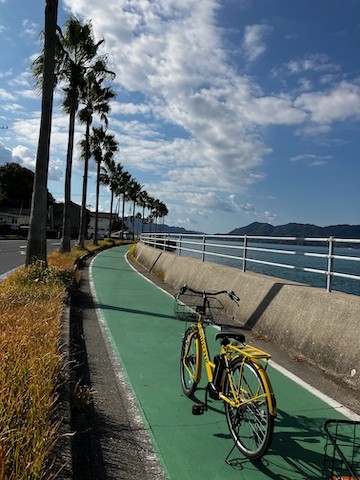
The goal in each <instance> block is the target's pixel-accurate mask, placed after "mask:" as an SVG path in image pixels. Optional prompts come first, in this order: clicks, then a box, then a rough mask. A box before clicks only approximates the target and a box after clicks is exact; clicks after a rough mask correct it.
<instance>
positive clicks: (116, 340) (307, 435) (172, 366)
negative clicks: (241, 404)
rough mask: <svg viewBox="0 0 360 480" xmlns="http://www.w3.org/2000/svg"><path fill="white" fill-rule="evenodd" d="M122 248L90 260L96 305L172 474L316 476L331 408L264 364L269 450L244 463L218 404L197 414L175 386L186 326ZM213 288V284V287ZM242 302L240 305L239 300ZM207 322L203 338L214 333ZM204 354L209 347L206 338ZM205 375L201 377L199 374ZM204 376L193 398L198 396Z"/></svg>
mask: <svg viewBox="0 0 360 480" xmlns="http://www.w3.org/2000/svg"><path fill="white" fill-rule="evenodd" d="M127 248H128V247H124V246H123V247H115V248H112V249H110V250H105V251H104V252H102V253H100V254H99V255H97V256H96V257H95V259H94V261H93V262H92V281H93V287H94V289H95V292H96V297H97V306H98V308H99V309H100V312H101V317H102V319H103V321H104V322H105V324H106V330H107V332H108V335H109V337H110V342H111V344H112V346H113V349H114V351H115V353H116V355H117V356H118V357H119V361H120V364H121V366H122V369H123V371H124V373H125V375H126V377H127V380H128V382H129V384H130V386H131V388H132V390H133V392H134V394H135V398H136V399H137V402H138V406H139V409H140V413H141V416H142V419H143V421H144V424H145V426H146V428H147V430H148V432H149V436H150V438H151V439H152V441H153V442H154V448H155V450H156V452H157V455H158V456H159V460H160V462H161V464H162V466H163V468H164V471H165V475H166V476H167V478H169V479H171V480H184V479H191V480H198V479H199V480H200V479H203V478H208V479H211V480H215V479H221V480H224V479H226V480H231V479H237V480H245V479H246V480H253V479H254V480H255V479H256V480H262V479H269V478H270V479H277V480H298V479H302V480H305V479H306V480H319V479H321V478H322V473H321V469H322V465H323V459H324V446H325V436H324V433H323V424H324V422H325V420H327V419H328V418H344V417H343V416H342V414H341V413H340V412H339V411H338V409H336V408H333V407H332V406H330V405H328V404H327V403H325V401H323V400H321V399H320V398H319V397H318V396H314V395H312V394H311V393H309V391H308V390H307V389H305V388H303V386H302V385H299V384H298V383H297V382H296V381H294V380H293V379H291V378H289V377H287V376H285V375H283V374H282V373H281V371H279V370H278V369H277V368H274V367H272V366H270V367H269V376H270V379H271V382H272V385H273V388H274V391H275V395H276V400H277V406H278V416H277V419H276V422H275V433H274V438H273V442H272V446H271V449H270V451H269V452H268V454H267V455H266V456H265V457H263V459H262V460H261V461H258V462H254V463H252V462H250V461H249V460H247V459H246V458H245V457H243V456H242V455H241V454H240V452H239V451H238V450H234V452H233V453H232V456H231V459H232V460H233V462H232V466H229V465H227V464H226V463H225V458H226V457H227V455H228V453H229V452H230V450H231V448H232V446H233V443H232V441H231V438H230V434H229V431H228V427H227V424H226V419H225V415H224V409H223V405H222V403H221V402H216V401H211V404H210V408H209V410H208V411H207V412H206V413H205V414H204V415H201V416H194V415H192V413H191V408H192V404H193V403H192V400H190V399H188V398H187V397H186V396H185V395H184V394H183V393H182V390H181V386H180V377H179V354H180V347H181V339H182V335H183V333H184V330H185V324H184V323H182V322H179V321H177V320H175V318H174V315H173V298H172V297H171V296H170V295H169V294H167V293H166V292H164V291H162V290H161V289H159V288H158V287H157V286H155V285H154V284H152V283H151V282H149V281H148V280H146V279H145V278H144V277H143V276H141V275H140V274H139V273H138V272H136V271H135V270H134V269H133V268H131V266H130V265H129V264H128V263H127V262H126V259H125V257H124V255H125V254H126V251H127ZM219 288H220V287H219ZM240 308H241V303H240ZM212 333H213V332H212V330H211V327H210V328H209V330H208V338H209V340H210V339H211V338H212V337H213V335H212ZM210 346H211V352H213V353H215V352H216V350H215V348H216V345H215V344H214V343H213V342H210ZM203 377H204V376H203ZM204 388H205V379H203V380H202V382H201V383H200V386H199V388H198V390H197V393H196V396H197V398H198V399H199V401H200V402H201V401H203V400H204V397H205V392H204Z"/></svg>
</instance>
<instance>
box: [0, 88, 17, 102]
mask: <svg viewBox="0 0 360 480" xmlns="http://www.w3.org/2000/svg"><path fill="white" fill-rule="evenodd" d="M0 100H5V101H10V100H15V97H14V95H12V94H11V93H10V92H8V91H7V90H5V89H4V88H0Z"/></svg>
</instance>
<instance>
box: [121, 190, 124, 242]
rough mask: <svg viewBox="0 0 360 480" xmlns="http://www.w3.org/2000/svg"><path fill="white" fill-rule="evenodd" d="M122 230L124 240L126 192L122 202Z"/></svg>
mask: <svg viewBox="0 0 360 480" xmlns="http://www.w3.org/2000/svg"><path fill="white" fill-rule="evenodd" d="M121 217H122V222H121V223H122V229H121V235H120V238H121V240H124V228H125V192H124V193H123V201H122V215H121Z"/></svg>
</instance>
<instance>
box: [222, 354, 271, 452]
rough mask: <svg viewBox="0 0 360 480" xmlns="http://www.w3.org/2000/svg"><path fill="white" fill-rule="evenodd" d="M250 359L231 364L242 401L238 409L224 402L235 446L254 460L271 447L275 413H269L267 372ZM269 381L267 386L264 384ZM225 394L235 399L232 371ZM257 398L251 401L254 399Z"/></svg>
mask: <svg viewBox="0 0 360 480" xmlns="http://www.w3.org/2000/svg"><path fill="white" fill-rule="evenodd" d="M259 368H262V367H259V366H257V365H256V364H254V363H253V362H252V361H251V360H249V359H242V358H241V357H238V358H236V359H234V360H233V361H232V363H231V365H230V371H231V376H232V380H233V385H234V388H235V390H236V392H237V394H238V395H239V397H240V399H241V401H245V402H246V403H244V404H243V405H242V406H240V407H239V408H234V407H232V406H231V405H230V404H228V403H227V402H225V414H226V420H227V423H228V426H229V430H230V433H231V436H232V438H233V440H234V442H235V445H236V447H237V448H238V449H239V450H240V452H241V453H243V455H245V456H246V457H247V458H249V459H251V460H256V459H259V458H261V457H262V456H263V455H265V453H266V452H267V450H268V449H269V447H270V444H271V441H272V437H273V432H274V416H273V415H272V414H271V413H270V411H271V410H270V406H269V399H268V397H267V395H266V394H265V392H272V388H271V385H270V381H269V379H268V377H267V375H266V372H265V371H264V370H262V375H261V376H260V373H259ZM265 382H267V385H265ZM224 393H225V395H226V396H227V397H229V398H232V397H233V393H232V389H231V385H230V381H229V374H227V375H226V376H225V380H224ZM252 398H254V400H253V401H252V400H251V399H252Z"/></svg>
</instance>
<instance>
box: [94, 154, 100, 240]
mask: <svg viewBox="0 0 360 480" xmlns="http://www.w3.org/2000/svg"><path fill="white" fill-rule="evenodd" d="M99 194H100V162H97V178H96V209H95V229H94V245H98V220H99V219H98V216H99V196H100V195H99Z"/></svg>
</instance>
